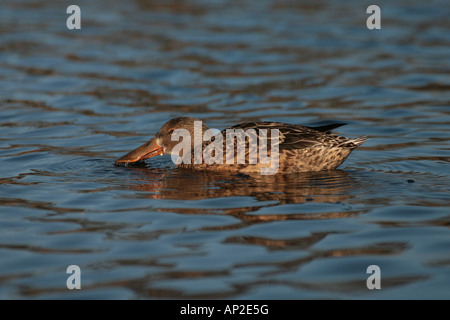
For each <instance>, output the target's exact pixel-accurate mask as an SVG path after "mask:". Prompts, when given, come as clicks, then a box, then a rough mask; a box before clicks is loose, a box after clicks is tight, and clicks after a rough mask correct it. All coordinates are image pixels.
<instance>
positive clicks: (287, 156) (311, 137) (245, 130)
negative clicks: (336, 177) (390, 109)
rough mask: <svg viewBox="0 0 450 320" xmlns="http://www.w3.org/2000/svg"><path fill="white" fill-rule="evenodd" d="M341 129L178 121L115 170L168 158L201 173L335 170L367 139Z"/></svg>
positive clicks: (127, 156)
mask: <svg viewBox="0 0 450 320" xmlns="http://www.w3.org/2000/svg"><path fill="white" fill-rule="evenodd" d="M343 125H345V123H333V124H328V125H324V126H315V127H311V126H305V125H296V124H288V123H282V122H270V121H250V122H243V123H239V124H236V125H233V126H230V127H227V128H226V129H223V130H221V131H219V130H217V129H210V128H209V127H208V126H207V125H206V124H205V123H204V122H203V121H201V120H199V119H197V118H194V117H177V118H174V119H171V120H169V121H168V122H166V123H165V124H164V125H163V126H162V127H161V129H160V130H159V131H158V133H156V135H155V136H154V137H153V138H152V139H150V140H149V141H148V142H146V143H145V144H143V145H141V146H140V147H138V148H136V149H134V150H132V151H130V152H128V153H127V154H125V155H124V156H122V157H120V158H118V159H117V160H115V165H117V166H131V165H132V164H135V163H142V162H143V161H145V160H146V159H149V158H151V157H154V156H157V155H161V156H162V155H165V154H170V155H171V156H172V160H173V162H174V163H175V165H177V166H178V167H181V168H186V169H192V170H202V171H207V170H211V171H227V172H234V173H242V174H253V173H259V174H261V175H267V174H283V173H291V172H311V171H325V170H335V169H336V168H338V167H339V166H340V165H341V164H342V163H343V162H344V161H345V159H347V157H348V156H349V155H350V153H351V152H352V151H353V150H354V149H356V148H357V147H358V146H360V145H361V144H363V143H364V142H365V141H367V136H360V137H357V138H347V137H343V136H339V135H337V134H336V133H334V132H333V130H334V129H336V128H338V127H341V126H343Z"/></svg>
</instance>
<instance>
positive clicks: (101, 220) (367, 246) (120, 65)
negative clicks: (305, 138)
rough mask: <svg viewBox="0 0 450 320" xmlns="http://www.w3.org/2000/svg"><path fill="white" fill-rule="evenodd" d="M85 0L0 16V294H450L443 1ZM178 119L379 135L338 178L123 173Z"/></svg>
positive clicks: (12, 7)
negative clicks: (74, 22) (75, 279)
mask: <svg viewBox="0 0 450 320" xmlns="http://www.w3.org/2000/svg"><path fill="white" fill-rule="evenodd" d="M77 4H78V5H79V6H80V8H81V17H82V29H81V30H68V29H67V28H66V19H67V17H68V16H69V15H68V14H66V8H67V4H64V3H61V2H60V1H46V2H45V3H39V4H38V3H35V2H32V1H6V2H5V1H4V2H3V3H2V9H1V10H0V70H1V72H0V101H1V108H0V120H1V121H0V137H1V138H0V204H1V205H0V229H1V232H0V298H1V299H53V298H57V299H138V298H150V299H153V298H168V299H171V298H176V299H179V298H200V299H203V298H218V299H448V298H450V290H449V284H450V268H449V266H450V249H449V248H450V237H449V229H448V226H449V217H450V215H449V209H448V208H449V205H450V194H449V189H450V188H449V187H450V183H449V179H450V174H449V159H450V148H449V137H450V127H449V124H450V109H449V101H450V94H449V88H450V78H449V71H450V60H449V57H450V46H449V44H450V32H449V29H450V24H449V22H448V16H449V14H450V6H449V4H448V2H447V1H427V2H425V3H424V2H423V1H396V2H395V4H394V3H392V1H378V2H377V3H376V4H378V5H379V6H380V7H381V10H382V14H381V18H382V20H381V23H382V29H381V30H368V29H367V28H366V19H367V17H368V14H366V8H367V7H368V6H369V5H370V4H373V3H372V2H368V1H367V2H366V1H345V4H344V2H342V1H331V0H329V1H315V2H314V3H313V4H300V3H299V2H298V1H281V2H280V1H277V2H275V1H239V2H235V1H234V2H233V1H219V0H217V1H208V2H201V1H189V2H179V1H154V2H153V1H151V2H150V1H138V0H136V1H128V2H123V1H121V2H119V1H108V3H107V4H106V2H105V1H96V2H93V1H91V2H87V1H81V2H78V3H77ZM182 115H189V116H195V117H198V118H200V119H202V120H204V121H205V122H206V123H207V124H208V125H209V126H210V127H212V128H224V127H226V126H229V125H233V124H235V123H239V122H242V121H247V120H269V121H283V122H289V123H297V124H308V125H309V124H318V123H321V122H324V121H325V122H326V121H339V122H342V121H344V122H346V123H347V124H348V125H347V126H344V127H342V128H339V129H338V132H339V133H340V134H342V135H344V136H349V137H356V136H360V135H368V136H369V140H368V141H367V142H366V143H365V144H364V145H363V146H361V147H360V148H358V149H357V150H355V151H354V152H353V153H352V154H351V155H350V157H349V158H348V159H347V161H346V162H344V164H343V165H342V166H341V167H340V168H339V170H336V171H334V172H326V173H323V172H322V173H304V174H291V175H288V176H256V177H247V176H239V175H230V174H226V173H201V172H200V173H198V172H195V173H194V172H188V171H183V170H181V169H177V168H175V167H174V165H173V163H172V162H171V159H170V157H169V156H165V157H157V158H155V159H149V160H148V161H147V162H146V164H145V165H144V166H140V167H132V168H124V167H116V166H114V165H113V163H114V160H115V159H116V158H118V157H119V156H122V155H123V154H124V153H126V152H128V151H130V150H132V149H133V148H135V147H137V146H139V145H141V144H142V143H143V142H145V141H147V140H148V139H150V138H151V137H152V136H153V135H154V134H155V133H156V132H157V131H158V129H159V128H160V127H161V125H162V124H163V123H164V122H166V121H167V120H169V119H171V118H173V117H176V116H182ZM69 265H78V266H79V267H80V269H81V286H82V288H81V290H69V289H68V288H67V286H66V280H67V278H68V277H69V274H67V273H66V270H67V267H68V266H69ZM370 265H377V266H379V268H380V271H381V289H378V290H377V289H373V290H369V289H368V288H367V285H366V281H367V279H368V277H369V276H370V275H371V274H369V273H367V268H368V267H369V266H370Z"/></svg>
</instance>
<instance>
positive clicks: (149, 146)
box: [115, 138, 164, 165]
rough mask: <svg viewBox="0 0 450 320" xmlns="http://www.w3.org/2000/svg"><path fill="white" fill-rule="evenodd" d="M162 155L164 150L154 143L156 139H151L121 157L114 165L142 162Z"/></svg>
mask: <svg viewBox="0 0 450 320" xmlns="http://www.w3.org/2000/svg"><path fill="white" fill-rule="evenodd" d="M163 153H164V148H163V147H161V146H159V145H158V144H157V143H156V138H153V139H152V140H150V141H149V142H147V143H146V144H143V145H142V146H140V147H139V148H137V149H134V150H133V151H130V152H128V153H127V154H126V155H124V156H123V157H121V158H119V159H117V160H116V162H115V163H116V164H118V165H123V164H127V163H133V162H138V161H143V160H145V159H148V158H151V157H154V156H158V155H162V154H163Z"/></svg>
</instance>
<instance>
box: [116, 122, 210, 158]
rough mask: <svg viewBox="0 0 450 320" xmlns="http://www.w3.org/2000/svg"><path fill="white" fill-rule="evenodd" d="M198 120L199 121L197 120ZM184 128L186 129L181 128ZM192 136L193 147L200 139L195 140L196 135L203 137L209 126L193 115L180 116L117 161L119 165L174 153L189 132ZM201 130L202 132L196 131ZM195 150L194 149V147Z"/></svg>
mask: <svg viewBox="0 0 450 320" xmlns="http://www.w3.org/2000/svg"><path fill="white" fill-rule="evenodd" d="M197 121H198V122H197ZM179 129H184V130H179ZM185 130H187V132H188V133H189V134H190V137H191V139H190V140H191V148H194V147H196V144H198V143H199V142H198V141H195V140H196V139H194V137H195V136H199V137H200V143H201V139H202V137H203V132H205V131H206V130H208V127H207V126H206V125H205V124H204V123H203V121H201V120H199V119H196V118H192V117H179V118H174V119H172V120H170V121H168V122H166V123H165V124H164V125H163V126H162V127H161V129H160V130H159V131H158V133H157V134H156V135H155V137H154V138H152V139H151V140H150V141H148V142H147V143H145V144H143V145H142V146H140V147H139V148H137V149H134V150H133V151H130V152H129V153H127V154H126V155H124V156H123V157H121V158H119V159H117V160H116V161H115V163H116V164H118V165H123V164H127V163H133V162H138V161H143V160H145V159H148V158H151V157H154V156H157V155H164V154H172V149H173V148H174V147H175V146H176V145H177V144H179V143H180V141H182V138H181V137H183V136H184V135H185V134H186V133H187V132H186V131H185ZM196 130H201V132H196ZM192 150H193V149H192Z"/></svg>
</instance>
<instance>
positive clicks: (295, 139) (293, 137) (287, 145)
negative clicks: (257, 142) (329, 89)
mask: <svg viewBox="0 0 450 320" xmlns="http://www.w3.org/2000/svg"><path fill="white" fill-rule="evenodd" d="M342 125H344V124H340V123H339V124H331V125H326V126H319V127H307V126H301V125H292V124H286V123H281V122H245V123H240V124H237V125H234V126H232V127H229V128H227V129H231V130H238V129H242V130H244V131H247V130H249V129H254V130H255V131H256V134H257V135H258V136H261V131H260V130H261V129H266V131H265V132H266V133H267V135H268V138H270V137H271V132H270V130H271V129H276V130H278V133H279V147H280V149H281V150H295V149H303V148H307V147H311V146H314V145H317V144H320V143H323V141H324V140H325V139H326V137H327V136H328V133H329V132H330V131H331V130H333V129H335V128H337V127H340V126H342ZM227 129H225V130H223V133H225V131H226V130H227Z"/></svg>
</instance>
